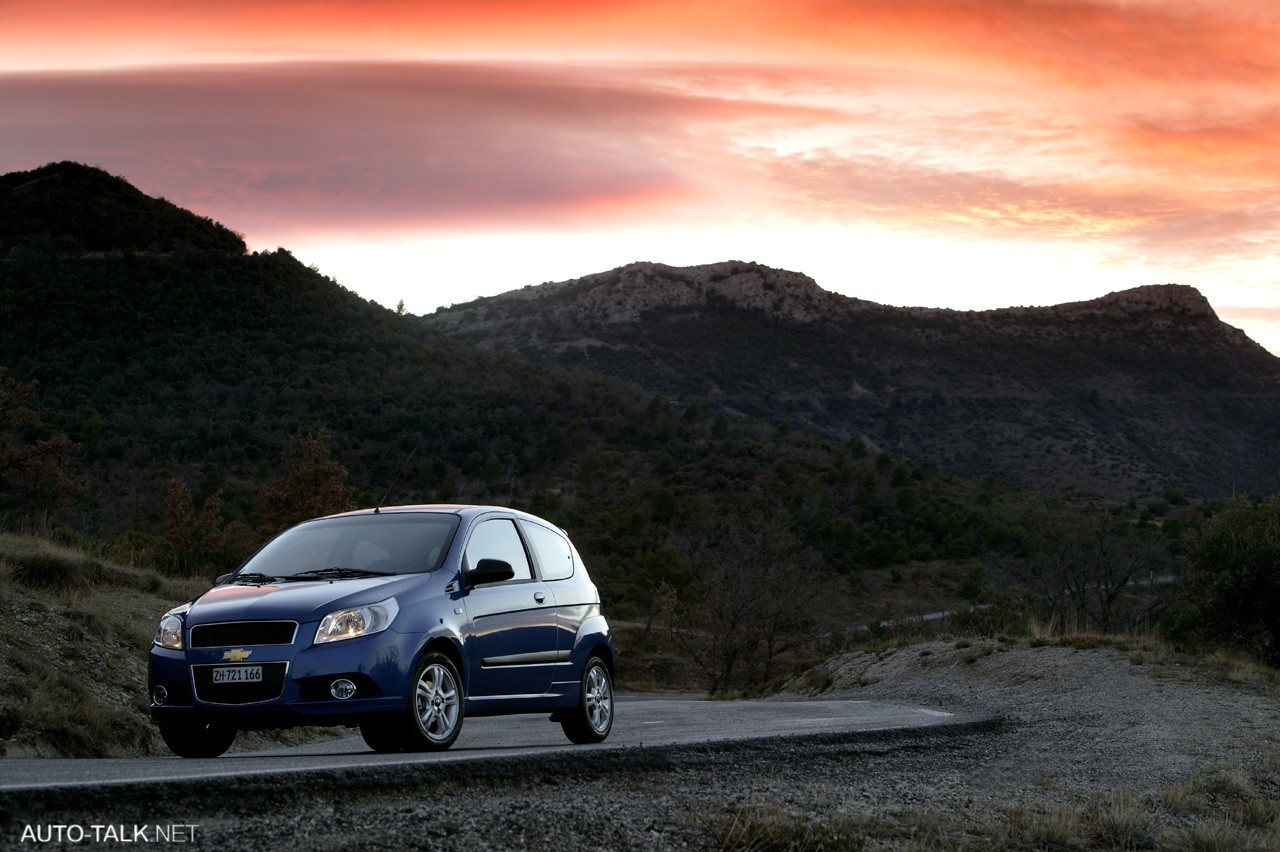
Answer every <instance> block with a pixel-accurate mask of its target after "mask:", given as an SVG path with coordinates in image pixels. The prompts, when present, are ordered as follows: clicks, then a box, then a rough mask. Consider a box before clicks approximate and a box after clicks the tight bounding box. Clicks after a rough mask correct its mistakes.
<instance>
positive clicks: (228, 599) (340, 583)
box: [187, 574, 424, 625]
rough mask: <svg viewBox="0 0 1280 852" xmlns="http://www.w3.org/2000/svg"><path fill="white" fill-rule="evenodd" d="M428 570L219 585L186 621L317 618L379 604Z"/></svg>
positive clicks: (198, 602)
mask: <svg viewBox="0 0 1280 852" xmlns="http://www.w3.org/2000/svg"><path fill="white" fill-rule="evenodd" d="M423 577H424V575H422V574H412V575H404V576H399V577H364V578H360V579H354V580H333V581H329V580H317V581H314V582H312V581H308V582H303V583H279V584H272V583H268V584H266V585H262V586H249V585H234V584H233V585H228V586H218V587H216V588H213V589H210V590H209V591H207V592H205V593H204V594H203V595H201V596H200V597H198V598H196V599H195V600H194V601H192V602H191V607H190V609H188V610H187V624H188V625H193V624H212V623H215V622H221V621H262V620H269V619H289V620H291V621H297V622H307V621H319V620H320V619H322V618H324V617H325V615H327V614H328V613H330V612H332V611H333V610H335V609H341V608H343V607H348V606H360V605H362V604H370V603H375V602H377V601H380V600H384V599H386V598H389V597H391V596H392V595H394V594H396V593H397V592H399V591H402V590H404V589H405V588H407V587H409V586H411V585H415V584H416V583H420V582H422V580H423Z"/></svg>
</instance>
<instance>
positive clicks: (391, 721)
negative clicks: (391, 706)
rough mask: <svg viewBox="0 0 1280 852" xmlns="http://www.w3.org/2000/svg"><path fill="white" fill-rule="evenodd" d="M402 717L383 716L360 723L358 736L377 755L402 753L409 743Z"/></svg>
mask: <svg viewBox="0 0 1280 852" xmlns="http://www.w3.org/2000/svg"><path fill="white" fill-rule="evenodd" d="M406 728H407V725H406V724H405V718H404V717H403V716H395V717H391V716H383V717H380V718H378V719H374V720H371V721H368V722H361V723H360V736H362V737H364V743H365V745H367V746H368V747H369V748H371V749H373V750H374V751H376V752H378V753H379V754H395V753H396V752H400V751H404V747H405V743H407V742H408V741H409V734H408V732H407V731H406Z"/></svg>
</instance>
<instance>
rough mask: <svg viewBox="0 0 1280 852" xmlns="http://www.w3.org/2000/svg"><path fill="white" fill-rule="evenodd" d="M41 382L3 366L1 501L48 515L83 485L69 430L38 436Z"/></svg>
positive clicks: (8, 508)
mask: <svg viewBox="0 0 1280 852" xmlns="http://www.w3.org/2000/svg"><path fill="white" fill-rule="evenodd" d="M36 389H37V385H36V383H35V382H28V383H23V382H19V381H18V380H17V379H15V378H14V377H13V376H12V375H10V374H9V371H8V370H6V369H5V368H4V367H0V500H2V501H3V502H2V503H0V506H2V507H3V509H4V511H5V514H9V513H11V512H16V511H19V510H20V509H21V508H23V507H25V508H26V509H27V510H28V511H31V512H33V513H38V514H40V515H42V516H44V517H46V518H47V516H48V513H49V512H50V511H55V510H57V509H60V508H63V507H64V506H66V505H67V504H68V503H69V502H70V501H71V499H72V497H73V496H74V495H75V494H76V492H77V491H78V490H79V488H80V486H79V484H78V483H76V481H75V480H74V479H73V478H72V477H71V474H70V473H69V472H68V470H67V464H68V462H69V459H70V455H71V448H72V444H71V441H70V439H68V438H67V436H66V435H61V434H57V435H52V436H51V437H39V436H40V435H41V434H42V433H44V432H45V431H46V430H45V429H44V428H43V416H42V414H41V413H40V411H39V410H38V409H36V408H34V407H33V406H32V401H33V400H34V399H35V395H36Z"/></svg>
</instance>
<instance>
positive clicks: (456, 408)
mask: <svg viewBox="0 0 1280 852" xmlns="http://www.w3.org/2000/svg"><path fill="white" fill-rule="evenodd" d="M6 180H8V178H6ZM103 185H105V186H106V187H107V189H106V190H105V191H107V192H108V194H111V193H114V192H115V191H116V189H118V187H116V186H115V184H113V183H111V182H110V181H104V182H103ZM97 191H98V190H96V189H95V190H90V194H89V195H88V196H86V197H84V198H82V199H79V200H76V199H71V200H68V201H67V202H66V203H67V204H69V205H70V206H71V207H72V208H76V207H78V206H85V207H93V206H95V205H96V204H97V203H98V197H97V195H95V194H93V193H94V192H97ZM144 198H145V196H144ZM151 202H153V203H154V204H155V205H156V207H155V208H154V209H152V208H151V207H148V206H147V204H146V203H144V204H143V205H142V210H141V211H140V212H139V217H140V219H141V220H142V221H148V220H149V217H150V216H152V215H153V214H156V213H157V211H159V212H161V213H162V212H163V211H165V210H167V209H168V207H167V206H166V205H167V203H166V202H162V201H160V200H158V199H152V200H151ZM77 216H78V212H77V210H75V209H71V210H68V212H67V215H66V217H65V221H67V222H74V221H79V220H78V219H77ZM197 218H198V217H197ZM67 236H69V237H70V238H71V239H72V240H76V241H78V242H79V243H80V244H81V245H87V244H89V240H88V239H87V235H80V234H77V233H71V234H68V235H67ZM13 238H14V237H13V235H12V234H5V233H0V239H13ZM20 254H21V253H20ZM0 327H3V328H4V329H5V330H6V333H5V335H3V337H2V338H0V368H3V369H4V370H6V371H7V372H8V374H9V375H11V376H12V377H13V378H14V379H16V380H17V381H19V382H23V383H26V382H36V383H38V393H37V394H36V398H35V400H34V402H35V404H36V405H37V406H38V407H39V408H40V409H41V410H42V412H43V419H42V421H41V423H40V425H39V426H38V427H37V426H30V427H28V428H27V429H26V432H25V433H24V435H19V436H16V437H17V438H19V439H22V438H24V437H25V438H28V439H29V438H45V437H48V436H49V435H51V434H56V433H65V434H66V435H67V436H68V437H69V438H70V439H71V440H72V441H74V442H75V443H76V445H77V447H76V451H75V454H74V457H73V458H72V459H71V468H72V470H73V472H74V473H75V475H76V476H77V477H78V478H79V479H80V480H81V482H82V485H83V488H82V490H81V492H80V494H79V495H78V496H77V498H76V499H75V501H74V502H73V503H72V504H71V505H70V506H69V508H67V509H66V510H64V511H60V512H56V513H53V514H50V513H49V512H48V511H47V506H46V505H45V504H44V503H43V502H42V498H41V495H40V494H39V493H38V492H33V493H25V492H22V493H20V492H18V491H16V490H15V491H7V490H6V489H5V487H4V486H5V484H6V483H5V480H4V479H3V477H0V524H3V525H4V526H7V527H10V528H12V527H13V526H22V525H26V524H37V525H39V526H42V527H63V528H65V529H66V530H68V531H70V534H71V535H73V536H78V537H81V538H83V539H87V540H90V541H93V542H98V543H105V546H107V547H108V548H109V549H111V552H113V553H118V554H119V555H120V557H121V558H122V559H123V560H125V561H126V562H128V561H131V560H134V559H143V560H146V561H149V562H154V563H158V564H160V565H161V566H165V565H169V566H171V567H172V566H176V565H179V564H181V566H182V567H183V569H184V570H186V569H187V567H188V566H191V565H196V566H199V565H201V564H205V565H207V566H208V567H209V569H210V570H209V571H208V576H213V575H215V574H217V573H220V572H221V570H225V568H227V567H230V566H232V565H234V564H235V563H236V562H237V561H238V560H239V559H240V558H241V557H243V556H244V555H245V550H246V549H251V548H252V547H254V546H255V545H256V544H258V543H260V542H261V540H262V538H263V537H264V536H266V535H269V534H271V533H272V532H274V529H273V528H272V527H271V522H270V520H269V518H268V517H266V516H265V515H264V512H263V508H262V495H263V491H264V487H265V486H267V485H268V484H270V483H272V482H273V481H275V480H277V479H278V478H279V477H280V476H281V475H282V474H283V472H284V471H285V469H286V467H287V465H288V459H287V458H286V453H287V450H288V448H289V446H290V442H291V441H292V440H293V439H294V438H296V437H298V436H304V435H311V434H315V433H322V434H324V435H326V436H327V438H326V440H327V441H328V443H329V445H330V447H331V448H332V452H333V455H334V458H335V460H336V461H338V462H339V463H340V464H341V465H342V467H343V468H344V469H345V470H346V471H347V473H348V474H349V484H350V486H351V487H352V488H353V489H354V502H356V503H357V504H360V505H372V504H374V503H376V502H378V501H379V500H382V499H383V498H384V496H385V497H386V499H387V501H388V502H389V503H413V502H437V501H442V502H450V501H462V502H484V503H489V502H492V503H499V504H509V505H516V506H519V507H521V508H525V509H529V510H531V511H533V512H535V513H539V514H544V515H546V516H547V517H549V518H551V519H553V520H554V521H555V522H556V523H558V524H560V525H562V526H564V527H565V528H566V529H568V530H569V531H570V533H571V534H572V535H573V536H574V539H575V541H576V543H577V544H578V546H579V549H580V550H581V551H582V552H583V555H584V558H586V559H587V560H588V563H589V564H590V565H591V567H592V576H593V577H594V578H596V579H597V582H598V583H600V585H601V587H602V590H603V593H604V595H605V597H606V600H607V601H608V602H609V604H610V607H611V615H616V616H617V617H618V619H619V620H624V619H626V618H636V619H638V620H640V621H641V622H642V623H647V621H646V620H647V619H649V618H650V617H651V616H652V615H653V612H654V605H655V603H654V601H655V597H654V596H655V592H656V590H657V589H658V588H660V587H662V586H663V585H664V584H666V585H668V586H672V587H674V588H676V589H677V590H678V591H680V593H681V594H684V590H685V589H686V588H689V589H693V588H695V587H696V583H697V581H698V572H697V571H696V570H695V568H696V566H695V564H694V563H695V562H696V561H697V559H699V558H701V557H699V555H698V554H699V552H700V548H702V547H703V544H702V543H703V542H704V541H706V540H707V536H708V534H709V533H712V532H714V533H716V534H718V535H739V536H740V535H745V533H744V532H743V531H744V530H747V529H749V524H753V523H754V524H767V525H769V527H768V528H769V529H771V530H774V531H775V533H776V536H775V537H777V538H778V539H779V540H787V541H796V542H802V543H803V547H799V546H798V547H797V548H796V549H795V553H794V554H793V555H792V556H791V557H790V558H789V560H788V562H787V564H780V565H776V566H771V567H772V569H773V570H776V571H787V570H790V569H791V567H792V566H794V565H795V564H797V563H801V562H803V563H804V567H805V569H806V570H815V571H820V572H830V573H831V574H833V575H834V578H833V579H831V580H830V582H829V584H828V585H826V586H824V588H825V589H826V591H827V594H825V596H824V597H825V599H826V600H827V601H828V602H829V606H828V607H827V608H826V609H825V610H824V611H823V612H822V613H821V618H824V619H828V618H829V619H833V620H835V621H836V623H850V622H851V621H854V622H856V621H865V620H866V619H867V618H870V617H873V616H875V617H880V616H882V615H892V614H893V612H894V611H895V610H893V609H892V608H890V607H888V605H887V604H886V603H885V602H884V601H878V600H866V599H860V600H859V601H858V603H859V606H861V607H862V610H860V611H858V612H856V613H855V612H852V611H846V610H842V609H841V607H843V606H845V605H846V604H847V603H848V602H849V601H850V599H851V597H853V592H854V591H855V590H856V589H857V588H860V586H859V585H858V582H860V581H852V580H849V579H846V577H845V576H841V575H847V576H850V577H851V576H852V575H853V574H855V573H856V572H859V571H860V570H862V569H866V568H873V569H874V568H887V567H888V566H891V565H898V564H905V563H907V562H909V561H911V560H933V559H947V560H965V559H970V558H974V557H976V556H978V555H980V554H986V553H990V552H993V551H998V552H1016V551H1017V550H1018V549H1019V548H1020V547H1021V544H1020V540H1019V536H1018V533H1017V531H1016V530H1015V529H1013V528H1012V525H1011V520H1010V518H1011V516H1013V515H1014V510H1013V509H1012V508H1011V507H1010V505H1008V501H1010V500H1014V501H1016V500H1017V499H1020V498H1019V496H1018V495H1016V494H1013V493H1012V492H1011V491H1009V490H1008V489H1004V488H1003V487H1001V486H999V485H997V484H994V483H986V484H979V483H976V482H973V481H965V480H959V479H950V478H945V477H939V476H937V475H936V474H935V473H933V472H932V471H931V470H930V469H929V468H928V467H927V466H924V465H920V464H917V463H915V462H912V461H910V460H909V459H903V458H894V457H891V456H888V455H878V454H875V453H868V452H867V451H866V448H865V447H864V446H863V445H862V444H861V443H860V442H853V443H849V442H841V441H834V440H830V439H824V438H821V437H819V436H816V435H814V434H812V433H810V432H807V431H804V430H799V429H795V430H777V429H774V428H773V427H772V426H770V425H769V424H766V423H763V422H760V421H753V420H750V419H735V420H732V421H731V420H730V418H728V417H726V416H725V415H724V414H723V413H721V412H719V411H717V410H716V409H715V408H714V407H712V406H710V405H706V404H699V403H693V404H689V405H680V406H673V405H671V404H670V403H668V402H667V401H666V400H664V399H662V398H661V397H659V396H655V395H654V394H652V393H650V392H647V391H642V390H638V389H636V388H635V387H633V386H629V385H626V384H624V383H621V382H618V381H615V380H611V379H609V378H606V377H604V376H601V375H600V374H598V373H594V372H589V371H586V370H583V369H580V368H577V367H564V366H560V365H555V364H549V365H535V364H531V363H529V362H527V361H524V360H522V359H519V358H516V357H513V356H512V355H511V354H510V353H492V352H486V351H483V350H481V349H478V348H477V347H475V346H473V345H472V344H470V343H467V342H465V341H457V340H453V339H451V338H449V337H446V336H445V335H443V334H441V333H439V332H437V331H434V330H431V329H424V328H423V327H422V325H421V324H420V323H419V322H418V321H416V319H414V318H411V317H405V316H399V315H397V314H396V313H395V312H393V311H390V310H387V309H384V308H382V307H380V306H378V305H376V304H373V303H370V302H368V301H365V300H363V299H361V298H359V297H358V296H357V295H355V294H354V293H352V292H350V291H348V290H346V289H344V288H343V287H341V286H340V285H339V284H338V283H337V282H335V281H333V280H331V279H329V278H327V277H325V276H324V275H322V274H321V273H319V272H318V271H316V270H313V269H309V268H307V267H306V266H304V265H303V264H301V263H299V262H298V261H297V260H296V259H295V258H294V257H292V255H290V254H289V253H288V252H287V251H286V250H284V249H279V250H276V251H273V252H257V253H250V254H245V253H243V252H241V251H240V250H239V249H238V248H236V247H233V248H231V249H229V250H220V249H203V250H198V249H190V248H188V249H185V250H182V251H173V252H132V251H123V250H122V251H117V250H116V249H108V250H105V251H83V252H78V253H77V252H74V251H66V252H61V253H52V254H48V253H46V254H40V253H28V254H21V256H19V257H12V258H11V259H9V260H7V261H4V262H0ZM2 437H3V436H0V438H2ZM0 473H2V471H0ZM170 480H177V481H179V482H181V483H183V484H184V485H185V486H186V488H188V489H189V490H190V492H191V493H192V495H193V503H194V505H193V507H192V508H193V510H194V512H195V514H197V515H198V514H199V513H200V510H201V507H204V508H206V509H208V511H209V512H210V513H211V514H212V516H213V517H212V519H211V521H210V524H209V525H210V526H212V527H216V528H217V529H218V530H220V531H226V532H228V533H231V532H237V531H238V532H237V536H235V537H232V536H229V535H228V536H227V537H226V539H227V540H226V541H222V542H221V543H220V544H218V546H217V547H216V548H215V547H214V546H213V545H209V548H208V549H206V550H204V551H201V552H200V553H197V554H195V556H192V557H191V558H187V559H184V560H182V561H181V562H179V560H177V558H176V557H175V555H174V554H175V540H176V539H175V533H174V532H173V531H172V530H171V529H170V527H169V521H170V520H171V515H172V513H171V512H170V510H169V508H168V507H167V506H166V502H165V495H166V489H167V483H168V482H169V481H170ZM726 530H727V531H728V532H726ZM215 569H216V570H215ZM967 573H969V568H968V567H957V566H954V565H953V566H951V567H948V568H946V569H945V570H943V571H942V573H941V574H939V576H938V577H937V578H936V581H935V582H932V583H930V590H931V593H933V594H936V595H937V596H938V597H939V598H940V599H941V600H944V601H946V600H958V597H957V589H958V586H959V584H960V583H961V582H962V581H963V580H964V579H965V577H966V574H967ZM895 576H896V575H895ZM887 582H888V581H886V583H887ZM894 582H895V583H896V582H897V581H896V580H894ZM691 594H695V595H696V592H692V593H691ZM814 617H818V616H817V615H815V616H814ZM806 629H807V627H806Z"/></svg>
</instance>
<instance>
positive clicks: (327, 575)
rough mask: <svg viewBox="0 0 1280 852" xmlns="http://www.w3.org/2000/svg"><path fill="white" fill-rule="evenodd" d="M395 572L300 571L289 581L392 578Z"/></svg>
mask: <svg viewBox="0 0 1280 852" xmlns="http://www.w3.org/2000/svg"><path fill="white" fill-rule="evenodd" d="M393 574H395V572H394V571H366V570H364V569H363V568H336V567H335V568H313V569H311V570H310V571H299V572H298V573H297V574H293V575H291V576H290V577H289V579H291V580H293V579H298V578H300V577H307V578H311V577H316V578H319V579H321V580H353V579H355V578H357V577H390V576H392V575H393Z"/></svg>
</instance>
